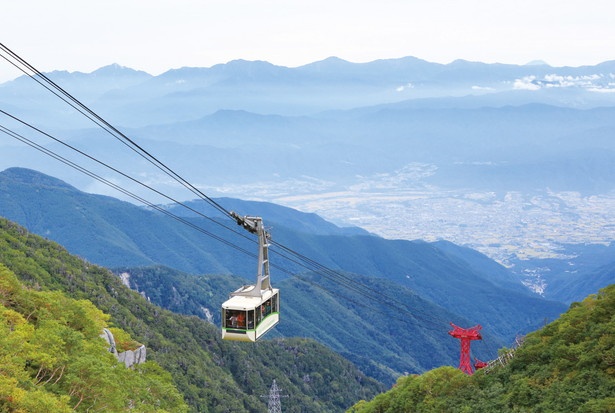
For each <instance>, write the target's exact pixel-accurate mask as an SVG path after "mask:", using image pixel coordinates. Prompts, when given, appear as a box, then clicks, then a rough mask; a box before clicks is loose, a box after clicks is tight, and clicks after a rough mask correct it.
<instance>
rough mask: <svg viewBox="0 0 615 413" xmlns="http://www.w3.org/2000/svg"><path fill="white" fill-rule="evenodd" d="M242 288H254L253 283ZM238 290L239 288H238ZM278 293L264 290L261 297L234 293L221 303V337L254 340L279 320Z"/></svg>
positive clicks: (274, 290)
mask: <svg viewBox="0 0 615 413" xmlns="http://www.w3.org/2000/svg"><path fill="white" fill-rule="evenodd" d="M244 288H248V289H249V288H254V286H253V285H251V286H248V287H242V288H240V290H242V289H244ZM238 291H239V290H238ZM279 309H280V294H279V290H278V289H277V288H273V289H271V290H265V291H264V292H263V295H262V297H251V296H246V295H235V296H232V297H231V298H230V299H228V300H227V301H225V302H224V303H223V304H222V338H223V339H224V340H237V341H256V340H258V339H259V338H261V337H262V336H263V335H264V334H265V333H267V332H268V331H269V330H271V329H272V328H273V327H274V326H275V325H276V324H277V323H278V322H279V321H280V311H279Z"/></svg>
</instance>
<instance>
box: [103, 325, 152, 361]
mask: <svg viewBox="0 0 615 413" xmlns="http://www.w3.org/2000/svg"><path fill="white" fill-rule="evenodd" d="M100 336H101V337H102V338H104V339H105V341H106V342H107V343H108V344H109V348H108V350H109V353H112V354H113V355H114V356H115V357H116V358H117V359H118V361H120V362H122V363H124V365H125V366H126V367H132V366H134V365H135V364H141V363H145V361H146V349H145V346H144V345H142V346H141V347H139V348H137V349H135V350H126V351H122V352H121V353H119V352H118V351H117V347H116V345H115V338H114V337H113V333H112V332H111V331H109V330H108V329H106V328H103V332H102V334H101V335H100Z"/></svg>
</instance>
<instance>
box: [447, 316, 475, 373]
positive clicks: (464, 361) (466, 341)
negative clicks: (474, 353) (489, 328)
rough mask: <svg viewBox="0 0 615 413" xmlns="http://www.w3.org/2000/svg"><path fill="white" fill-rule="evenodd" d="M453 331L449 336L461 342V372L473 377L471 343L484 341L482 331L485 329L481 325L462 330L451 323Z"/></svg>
mask: <svg viewBox="0 0 615 413" xmlns="http://www.w3.org/2000/svg"><path fill="white" fill-rule="evenodd" d="M451 326H452V327H453V331H449V332H448V334H450V335H451V336H453V337H455V338H458V339H459V340H461V356H460V358H459V370H461V371H463V372H464V373H466V374H469V375H472V373H473V371H472V362H471V359H470V343H471V342H472V340H482V339H483V337H482V336H481V335H480V330H481V329H482V328H483V327H482V326H481V325H480V324H478V325H475V326H474V327H470V328H461V327H459V326H456V325H455V324H453V323H451Z"/></svg>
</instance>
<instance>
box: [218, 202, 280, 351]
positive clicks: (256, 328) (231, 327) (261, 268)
mask: <svg viewBox="0 0 615 413" xmlns="http://www.w3.org/2000/svg"><path fill="white" fill-rule="evenodd" d="M231 215H232V216H233V218H235V220H236V221H237V223H238V224H239V225H241V226H243V227H244V228H245V229H247V230H248V231H250V232H251V233H253V234H256V235H257V236H258V271H257V275H256V284H254V285H244V286H242V287H241V288H238V289H237V290H236V291H234V292H232V293H231V294H230V297H229V299H228V300H226V301H225V302H224V303H222V339H224V340H235V341H256V340H258V339H260V338H261V337H262V336H263V335H265V334H266V333H267V332H268V331H269V330H271V329H272V328H273V327H274V326H275V325H276V324H278V322H279V321H280V291H279V290H278V289H277V288H273V287H272V286H271V281H270V278H269V243H268V239H269V233H267V231H265V228H264V226H263V220H262V219H261V218H260V217H248V216H246V217H242V216H239V215H237V214H236V213H235V212H231Z"/></svg>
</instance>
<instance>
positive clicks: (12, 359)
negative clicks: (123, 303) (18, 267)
mask: <svg viewBox="0 0 615 413" xmlns="http://www.w3.org/2000/svg"><path fill="white" fill-rule="evenodd" d="M108 319H109V316H108V315H107V314H105V313H103V312H102V311H100V310H99V309H97V308H96V307H94V306H93V305H92V303H91V302H90V301H87V300H75V299H71V298H68V297H67V296H66V295H65V294H64V293H62V292H59V291H37V289H28V288H25V287H24V286H23V285H22V284H21V283H20V282H19V281H18V279H17V277H16V276H15V274H13V273H12V272H11V271H10V270H9V269H8V268H6V267H5V266H4V265H3V264H1V263H0V360H1V367H0V411H3V412H23V413H26V412H31V413H40V412H58V413H61V412H74V411H77V412H86V411H92V410H95V411H113V412H124V411H126V412H127V411H131V412H170V411H173V412H178V413H179V412H187V411H188V406H187V405H186V404H185V403H184V401H183V399H182V396H181V395H180V393H179V392H178V391H177V388H175V387H174V386H173V384H172V379H171V376H170V375H169V373H168V372H166V371H164V370H163V369H161V368H160V366H159V365H158V364H157V363H155V362H152V361H147V362H145V363H140V364H135V365H133V366H132V367H131V368H126V367H125V366H124V364H123V363H121V364H120V362H119V361H118V359H117V358H116V357H115V356H114V355H113V354H112V353H110V352H109V344H108V343H107V342H105V341H104V340H102V339H101V337H100V335H101V332H102V331H103V328H106V327H108V325H107V321H108ZM113 330H115V331H113V333H114V335H115V336H116V338H117V342H116V343H117V344H118V346H119V347H120V348H119V349H118V350H119V351H126V350H133V349H134V348H130V346H129V347H128V348H123V346H124V345H125V344H127V343H130V342H131V341H132V340H131V339H130V337H129V336H128V335H127V334H126V333H125V332H123V331H121V330H118V329H113Z"/></svg>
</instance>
